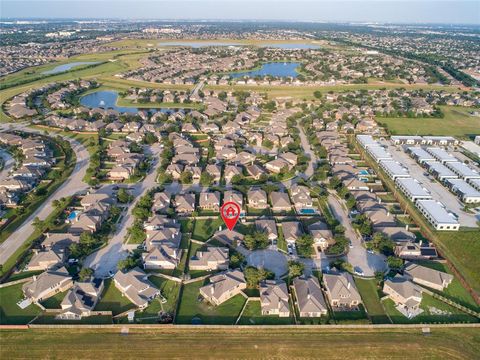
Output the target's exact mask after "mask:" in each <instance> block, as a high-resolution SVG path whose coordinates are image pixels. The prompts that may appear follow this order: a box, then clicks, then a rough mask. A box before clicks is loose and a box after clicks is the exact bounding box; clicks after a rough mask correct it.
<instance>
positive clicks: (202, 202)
mask: <svg viewBox="0 0 480 360" xmlns="http://www.w3.org/2000/svg"><path fill="white" fill-rule="evenodd" d="M198 207H199V208H200V209H202V210H210V211H218V210H219V209H220V193H219V192H218V191H213V192H201V193H200V195H199V197H198Z"/></svg>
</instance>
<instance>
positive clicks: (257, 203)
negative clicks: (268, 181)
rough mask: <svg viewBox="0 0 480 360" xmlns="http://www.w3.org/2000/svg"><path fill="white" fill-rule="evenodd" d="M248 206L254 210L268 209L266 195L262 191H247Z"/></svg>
mask: <svg viewBox="0 0 480 360" xmlns="http://www.w3.org/2000/svg"><path fill="white" fill-rule="evenodd" d="M247 197H248V206H250V207H252V208H256V209H265V208H267V207H268V201H267V193H266V192H265V191H263V190H262V189H251V190H249V191H248V194H247Z"/></svg>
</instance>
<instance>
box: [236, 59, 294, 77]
mask: <svg viewBox="0 0 480 360" xmlns="http://www.w3.org/2000/svg"><path fill="white" fill-rule="evenodd" d="M299 66H300V63H298V62H271V63H265V64H263V65H262V67H261V68H260V69H257V70H250V71H242V72H236V73H231V74H230V76H231V77H232V78H234V79H235V78H241V77H244V76H246V77H251V78H254V77H256V76H262V77H263V76H269V75H270V76H273V77H294V78H296V77H297V76H298V73H297V71H296V69H297V68H298V67H299Z"/></svg>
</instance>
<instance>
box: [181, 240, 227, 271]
mask: <svg viewBox="0 0 480 360" xmlns="http://www.w3.org/2000/svg"><path fill="white" fill-rule="evenodd" d="M228 264H229V258H228V248H226V247H211V246H209V247H208V248H207V249H206V250H204V251H197V253H196V254H195V255H194V256H193V257H192V258H191V259H190V261H189V263H188V267H189V269H190V270H207V271H214V270H226V269H228Z"/></svg>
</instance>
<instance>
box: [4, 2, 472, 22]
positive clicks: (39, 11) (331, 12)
mask: <svg viewBox="0 0 480 360" xmlns="http://www.w3.org/2000/svg"><path fill="white" fill-rule="evenodd" d="M0 7H1V8H0V14H1V18H2V19H5V18H116V19H119V18H120V19H225V20H242V19H250V20H297V21H329V22H342V21H355V22H395V23H452V24H480V1H479V0H476V1H469V0H467V1H465V0H458V1H449V0H404V1H397V0H373V1H372V0H369V1H361V0H349V1H343V0H297V1H293V0H244V1H241V0H176V1H174V0H138V1H134V0H95V1H93V0H49V1H45V0H0Z"/></svg>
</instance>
